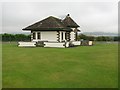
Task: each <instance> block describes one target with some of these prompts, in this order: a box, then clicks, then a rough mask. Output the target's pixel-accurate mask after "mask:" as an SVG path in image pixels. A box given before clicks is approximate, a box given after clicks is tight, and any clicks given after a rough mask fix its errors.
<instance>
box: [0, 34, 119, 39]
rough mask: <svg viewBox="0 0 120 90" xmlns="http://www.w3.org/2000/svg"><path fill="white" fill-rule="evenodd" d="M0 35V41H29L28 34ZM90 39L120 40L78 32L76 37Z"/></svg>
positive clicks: (115, 37)
mask: <svg viewBox="0 0 120 90" xmlns="http://www.w3.org/2000/svg"><path fill="white" fill-rule="evenodd" d="M0 37H1V38H2V39H1V41H30V39H31V37H30V35H25V34H7V33H4V34H0ZM81 39H83V40H90V41H120V36H119V37H118V36H114V37H111V36H97V37H95V36H87V35H84V34H80V35H79V36H78V37H77V40H81Z"/></svg>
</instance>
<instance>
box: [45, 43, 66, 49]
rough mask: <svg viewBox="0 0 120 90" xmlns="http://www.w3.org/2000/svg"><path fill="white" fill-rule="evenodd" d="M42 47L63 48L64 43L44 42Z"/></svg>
mask: <svg viewBox="0 0 120 90" xmlns="http://www.w3.org/2000/svg"><path fill="white" fill-rule="evenodd" d="M44 44H45V45H44V47H58V48H65V42H44Z"/></svg>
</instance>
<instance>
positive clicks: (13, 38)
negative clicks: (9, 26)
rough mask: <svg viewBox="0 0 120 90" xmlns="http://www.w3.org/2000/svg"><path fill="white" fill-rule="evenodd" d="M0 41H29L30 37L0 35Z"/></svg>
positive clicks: (23, 35)
mask: <svg viewBox="0 0 120 90" xmlns="http://www.w3.org/2000/svg"><path fill="white" fill-rule="evenodd" d="M0 36H1V37H2V39H1V40H2V41H30V35H25V34H7V33H4V34H0Z"/></svg>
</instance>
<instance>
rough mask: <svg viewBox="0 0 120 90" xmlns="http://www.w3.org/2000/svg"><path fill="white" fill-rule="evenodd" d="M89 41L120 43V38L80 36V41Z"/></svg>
mask: <svg viewBox="0 0 120 90" xmlns="http://www.w3.org/2000/svg"><path fill="white" fill-rule="evenodd" d="M81 39H83V40H89V41H120V36H97V37H95V36H87V35H84V34H80V35H79V36H78V40H81Z"/></svg>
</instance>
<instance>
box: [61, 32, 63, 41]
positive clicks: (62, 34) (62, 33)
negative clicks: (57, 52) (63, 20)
mask: <svg viewBox="0 0 120 90" xmlns="http://www.w3.org/2000/svg"><path fill="white" fill-rule="evenodd" d="M61 34H62V40H63V32H62V33H61Z"/></svg>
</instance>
